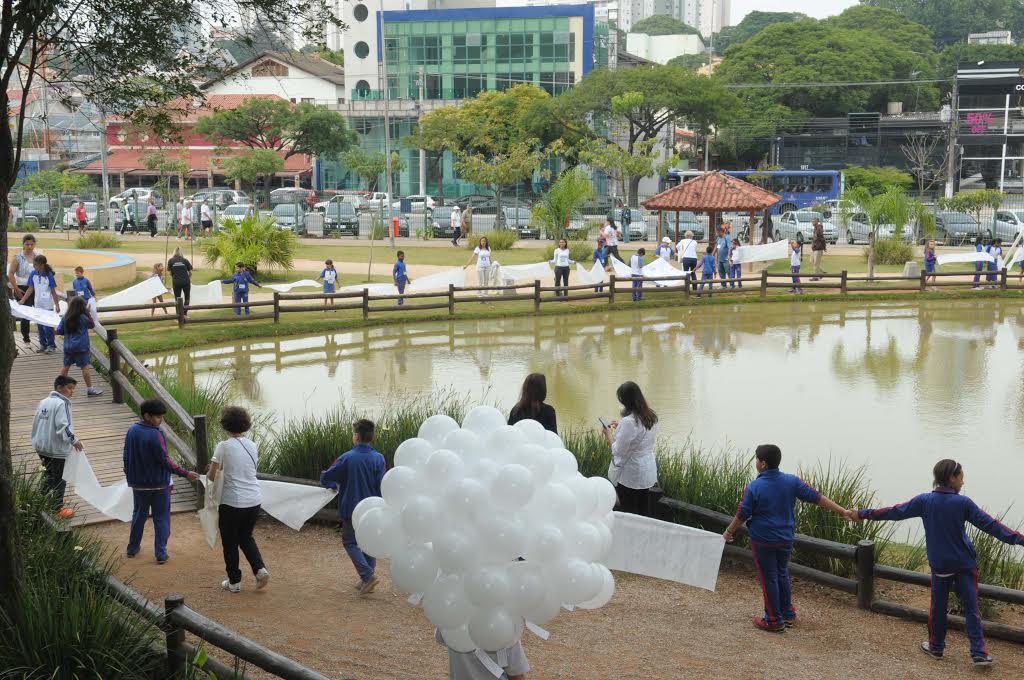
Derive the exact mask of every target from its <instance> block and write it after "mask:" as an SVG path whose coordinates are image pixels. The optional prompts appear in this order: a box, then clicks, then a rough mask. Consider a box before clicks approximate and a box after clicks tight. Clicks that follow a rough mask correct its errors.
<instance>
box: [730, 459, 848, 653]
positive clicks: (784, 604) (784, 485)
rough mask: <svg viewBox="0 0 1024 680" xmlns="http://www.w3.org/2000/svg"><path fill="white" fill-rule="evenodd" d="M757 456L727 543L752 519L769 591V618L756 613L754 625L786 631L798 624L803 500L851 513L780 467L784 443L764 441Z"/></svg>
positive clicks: (758, 563)
mask: <svg viewBox="0 0 1024 680" xmlns="http://www.w3.org/2000/svg"><path fill="white" fill-rule="evenodd" d="M754 455H755V457H756V458H757V461H756V462H755V464H754V465H755V467H756V468H757V478H756V479H754V481H752V482H751V483H750V484H748V485H747V488H746V489H745V490H744V491H743V498H742V499H741V500H740V506H739V509H737V510H736V517H734V518H733V520H732V522H731V523H730V524H729V526H728V528H726V530H725V532H724V533H723V534H722V536H723V537H724V538H725V542H726V543H732V540H733V535H734V534H735V533H736V529H738V528H739V526H740V525H741V524H743V523H744V522H746V523H747V532H748V533H749V534H750V547H751V550H752V552H753V553H754V566H755V567H756V568H757V577H758V580H760V582H761V590H762V591H763V592H764V616H757V615H755V616H754V625H755V626H756V627H757V628H760V629H761V630H767V631H770V632H775V633H781V632H783V631H785V630H786V627H787V626H792V625H794V624H795V623H796V607H794V606H793V590H792V586H791V585H790V583H789V558H790V557H791V556H792V554H793V537H794V527H795V525H796V501H797V499H800V500H802V501H803V502H805V503H813V504H815V505H818V506H821V507H823V508H825V509H826V510H831V511H832V512H834V513H836V514H838V515H843V516H846V514H847V511H846V509H845V508H842V507H840V506H839V505H837V504H836V503H834V502H832V501H831V500H830V499H828V498H826V497H825V496H823V495H821V494H820V493H819V492H818V491H817V490H815V489H813V488H811V487H810V486H809V485H807V484H806V483H805V482H804V481H803V480H802V479H800V478H799V477H797V476H796V475H790V474H787V473H785V472H782V471H781V470H779V463H780V462H782V451H780V450H779V447H778V446H775V445H774V444H762V445H761V446H758V447H757V450H756V451H755V452H754Z"/></svg>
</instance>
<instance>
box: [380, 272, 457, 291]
mask: <svg viewBox="0 0 1024 680" xmlns="http://www.w3.org/2000/svg"><path fill="white" fill-rule="evenodd" d="M449 285H452V286H456V287H461V286H464V285H466V270H465V269H463V268H462V267H454V268H452V269H446V270H444V271H443V272H438V273H437V274H429V275H427V276H418V277H416V278H415V279H413V280H412V283H410V284H409V286H408V287H407V288H406V290H407V291H409V292H410V293H424V292H427V291H431V290H448V286H449ZM392 288H394V286H392ZM397 292H398V290H397V289H395V293H397Z"/></svg>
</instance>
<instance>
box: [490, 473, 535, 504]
mask: <svg viewBox="0 0 1024 680" xmlns="http://www.w3.org/2000/svg"><path fill="white" fill-rule="evenodd" d="M491 497H492V498H493V499H494V503H495V505H497V506H498V508H500V509H502V510H518V509H519V508H521V507H523V506H524V505H526V504H527V503H528V502H529V501H530V499H531V498H532V497H533V473H532V472H530V471H529V470H527V469H526V468H525V467H523V466H522V465H516V464H511V465H505V466H503V467H502V468H501V469H499V470H498V475H497V477H495V478H494V481H493V482H491Z"/></svg>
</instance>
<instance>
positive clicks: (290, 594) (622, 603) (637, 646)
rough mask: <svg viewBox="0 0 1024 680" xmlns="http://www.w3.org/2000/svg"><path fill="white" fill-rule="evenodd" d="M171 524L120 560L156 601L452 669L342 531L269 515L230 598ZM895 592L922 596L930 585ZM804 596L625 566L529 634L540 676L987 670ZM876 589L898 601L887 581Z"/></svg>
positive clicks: (199, 543)
mask: <svg viewBox="0 0 1024 680" xmlns="http://www.w3.org/2000/svg"><path fill="white" fill-rule="evenodd" d="M172 525H173V534H172V536H171V542H170V553H171V560H170V562H168V563H167V564H165V565H163V566H158V565H157V564H156V563H155V562H154V561H153V556H152V549H151V548H150V547H149V544H148V543H147V542H144V547H143V552H142V555H141V556H140V558H138V559H135V560H132V561H130V562H129V561H127V560H122V563H121V565H120V575H121V577H122V578H126V579H130V581H131V583H132V584H133V586H134V587H135V588H137V589H139V590H140V591H142V592H144V593H146V594H147V595H148V596H149V597H150V598H151V599H153V600H155V601H158V602H162V600H163V597H164V596H165V595H166V594H167V593H170V592H177V593H182V594H184V595H185V598H186V602H187V603H188V604H189V606H191V607H192V608H194V609H196V610H197V611H199V612H201V613H203V614H205V615H206V616H209V617H210V618H212V619H214V620H216V621H219V622H220V623H223V624H224V625H226V626H229V627H230V628H233V629H235V630H237V631H239V632H241V633H243V634H244V635H247V636H249V637H251V638H253V639H255V640H257V641H259V642H260V643H262V644H264V645H266V646H267V647H269V648H270V649H273V650H275V651H278V652H280V653H282V654H285V655H288V656H291V657H293V658H295V659H296V660H298V661H300V662H302V663H303V664H306V665H307V666H309V667H311V668H315V669H317V670H318V671H320V672H322V673H323V674H325V675H327V676H329V677H332V678H340V679H349V678H352V679H358V680H385V679H392V678H394V679H402V680H405V679H409V680H411V679H414V678H415V679H417V680H420V679H423V678H444V677H447V671H446V668H447V656H446V654H445V650H444V648H442V647H441V646H440V645H437V644H436V643H434V642H433V638H432V632H433V629H432V627H431V626H430V624H429V622H428V621H427V620H426V617H424V616H423V613H422V610H420V609H416V608H413V607H412V606H411V605H410V604H408V603H407V602H406V599H405V596H403V595H402V594H401V593H400V592H398V591H397V590H396V589H395V588H394V587H393V586H392V584H391V582H390V580H389V579H388V576H387V565H386V562H385V563H383V565H382V566H381V567H380V568H379V569H378V572H379V575H380V576H381V584H380V586H379V587H378V588H377V591H376V592H375V593H374V594H373V595H372V596H370V597H368V598H366V599H360V598H358V597H357V596H356V595H355V593H354V592H353V585H354V583H355V581H356V575H355V572H354V571H353V569H352V565H351V563H350V562H349V561H348V558H347V556H346V555H345V552H344V550H343V549H342V547H341V544H340V540H339V538H338V534H337V532H335V531H334V530H333V529H331V528H326V527H316V526H309V527H306V528H305V529H303V530H302V532H301V533H299V532H294V531H292V530H290V529H288V528H286V527H284V526H282V525H280V524H277V523H276V522H274V521H272V520H269V519H263V520H261V523H260V525H259V527H258V529H257V540H258V541H259V542H260V549H261V551H262V552H263V556H264V559H265V560H266V562H267V565H268V567H269V569H270V571H271V573H272V579H271V583H270V585H269V587H268V588H267V589H266V590H262V591H256V590H253V589H252V586H253V582H252V579H251V577H250V576H249V575H248V574H246V576H245V578H244V579H243V584H242V585H243V591H242V592H241V593H240V594H228V593H226V592H224V591H223V590H221V587H220V582H221V580H222V579H223V578H224V571H223V562H222V559H221V555H220V551H219V546H218V549H217V550H210V549H209V548H208V547H207V546H206V543H205V541H204V540H203V539H202V537H201V535H200V532H199V523H198V520H197V519H196V518H195V516H193V515H185V514H179V515H174V516H173V518H172ZM87 531H88V532H89V533H92V534H95V535H97V536H99V537H101V538H102V539H104V540H105V541H106V542H107V543H109V544H110V546H111V548H113V549H115V550H117V551H118V552H120V551H121V550H123V543H124V541H125V539H126V536H127V531H128V529H127V526H126V525H124V524H121V523H118V522H113V523H110V524H106V525H100V526H95V527H91V528H89V529H88V530H87ZM147 531H149V528H147ZM148 535H151V534H147V536H148ZM243 563H244V560H243ZM243 571H245V567H243ZM893 589H899V591H900V593H903V594H908V593H909V594H910V595H911V597H912V598H913V600H912V601H913V603H914V604H916V605H918V606H922V605H925V604H926V603H925V600H923V599H922V598H925V597H926V595H925V591H924V590H923V589H913V590H910V589H904V588H902V587H899V586H894V587H893ZM795 594H796V603H797V606H798V608H799V611H800V624H799V627H798V628H795V629H791V630H790V631H788V632H787V633H785V634H784V635H774V634H769V633H762V632H760V631H757V630H754V628H753V627H752V626H751V625H750V617H751V615H752V614H753V613H755V612H756V611H757V609H758V607H759V604H760V601H761V595H760V591H759V588H758V586H757V584H756V581H755V579H754V577H753V574H752V572H751V570H750V569H748V568H746V567H744V566H740V565H733V564H726V565H723V569H722V573H721V575H720V577H719V581H718V591H717V592H716V593H710V592H706V591H703V590H697V589H694V588H689V587H686V586H681V585H677V584H674V583H667V582H664V581H657V580H654V579H648V578H643V577H638V576H630V575H617V588H616V592H615V597H614V598H613V599H612V601H611V602H610V603H609V604H608V605H607V606H605V607H603V608H602V609H599V610H596V611H590V612H587V611H576V612H573V613H567V612H563V613H562V615H561V616H559V618H558V619H556V620H555V621H554V622H552V623H551V624H550V625H549V626H548V629H549V630H550V632H551V639H550V640H548V641H546V642H542V641H540V640H539V639H537V638H536V637H533V636H532V635H530V634H529V633H527V634H526V636H525V638H524V644H525V647H526V652H527V655H528V656H529V658H530V663H531V664H532V666H533V668H534V672H532V673H531V674H530V680H548V679H554V678H580V679H590V678H594V679H598V678H600V679H604V678H609V679H611V678H615V679H617V680H618V679H637V680H639V679H641V678H643V679H651V678H657V679H662V678H664V679H665V680H670V679H671V680H676V679H679V678H700V679H701V680H708V679H711V678H722V679H730V680H731V679H736V678H744V679H745V678H780V677H785V678H797V679H806V680H820V679H821V678H864V679H866V680H867V679H870V680H877V679H881V678H922V679H924V678H933V677H940V674H941V677H942V678H974V677H977V676H978V671H977V670H976V669H974V668H972V667H971V666H970V663H969V658H968V654H967V641H966V638H965V637H964V635H963V634H961V633H951V634H950V636H949V639H948V641H947V650H946V651H947V654H946V659H945V660H944V661H941V662H938V661H934V660H932V659H929V658H927V657H925V656H924V655H923V654H922V653H921V652H920V651H918V650H917V645H919V644H920V642H921V641H922V640H923V639H925V637H926V632H925V627H924V626H923V625H920V624H916V623H911V622H907V621H902V620H899V619H894V618H890V617H887V616H883V615H880V614H870V613H866V612H863V611H860V610H858V609H856V606H855V602H854V599H853V597H852V596H848V595H844V594H840V593H836V592H834V591H831V590H827V589H825V588H821V587H818V586H815V585H812V584H809V583H808V582H806V581H799V580H797V581H796V582H795ZM879 594H880V596H882V597H886V598H892V597H894V594H893V592H892V591H891V590H890V589H889V587H888V586H883V587H882V589H881V592H880V593H879ZM897 594H899V593H897ZM1012 616H1013V618H1018V617H1019V612H1015V613H1013V614H1012ZM989 648H990V652H991V654H992V655H993V656H994V657H995V659H996V664H997V665H996V666H994V667H993V668H992V669H991V670H990V672H988V673H987V674H986V677H990V678H1020V677H1021V676H1022V675H1024V647H1021V646H1019V645H1012V644H1009V643H1004V642H998V641H992V642H990V644H989Z"/></svg>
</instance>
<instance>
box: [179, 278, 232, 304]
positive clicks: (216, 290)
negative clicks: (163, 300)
mask: <svg viewBox="0 0 1024 680" xmlns="http://www.w3.org/2000/svg"><path fill="white" fill-rule="evenodd" d="M223 301H224V293H223V290H222V289H221V283H220V281H219V280H217V281H210V282H209V283H208V284H206V285H205V286H192V292H191V295H190V296H189V302H188V303H189V304H190V305H217V304H220V303H221V302H223Z"/></svg>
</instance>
